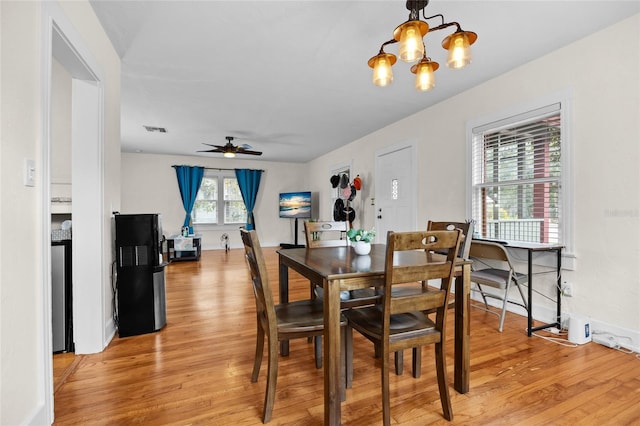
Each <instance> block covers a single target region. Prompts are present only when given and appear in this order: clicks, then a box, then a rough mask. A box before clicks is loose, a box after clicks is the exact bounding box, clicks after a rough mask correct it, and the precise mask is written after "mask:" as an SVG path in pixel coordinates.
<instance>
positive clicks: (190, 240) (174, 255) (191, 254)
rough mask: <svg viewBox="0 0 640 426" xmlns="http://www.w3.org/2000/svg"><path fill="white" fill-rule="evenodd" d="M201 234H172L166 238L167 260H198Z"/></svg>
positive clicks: (200, 250)
mask: <svg viewBox="0 0 640 426" xmlns="http://www.w3.org/2000/svg"><path fill="white" fill-rule="evenodd" d="M201 238H202V235H201V234H194V235H189V236H188V237H183V236H181V235H177V234H176V235H172V236H170V237H169V238H167V257H168V258H167V260H168V261H169V262H175V261H178V260H199V259H200V254H201V252H202V246H201Z"/></svg>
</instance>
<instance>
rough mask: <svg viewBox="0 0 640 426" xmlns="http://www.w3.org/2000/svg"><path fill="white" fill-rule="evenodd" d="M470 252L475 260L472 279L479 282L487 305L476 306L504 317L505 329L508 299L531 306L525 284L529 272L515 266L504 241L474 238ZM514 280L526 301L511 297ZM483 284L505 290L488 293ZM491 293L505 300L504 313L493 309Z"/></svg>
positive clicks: (525, 306)
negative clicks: (518, 270)
mask: <svg viewBox="0 0 640 426" xmlns="http://www.w3.org/2000/svg"><path fill="white" fill-rule="evenodd" d="M469 256H470V258H471V259H472V260H473V266H472V270H471V282H472V283H475V284H476V286H477V287H478V289H477V291H479V292H480V294H481V295H482V299H483V300H484V307H482V306H477V305H472V306H474V307H475V308H478V309H482V310H484V311H487V312H489V313H492V314H494V315H497V316H498V317H499V318H500V325H499V327H498V331H500V332H502V328H503V326H504V317H505V313H506V311H507V303H512V304H515V305H518V306H522V307H523V308H525V309H527V301H526V299H525V297H524V293H523V291H522V288H521V285H524V284H525V283H527V280H528V277H527V275H526V274H521V273H519V272H516V270H515V269H514V268H513V263H512V262H511V259H510V257H509V253H508V252H507V250H506V249H505V248H504V246H503V245H502V244H498V243H494V242H490V241H478V240H473V241H472V242H471V247H470V250H469ZM511 283H513V284H515V286H516V287H517V289H518V292H519V293H520V298H521V299H522V303H520V302H516V301H515V300H512V299H509V289H510V288H511ZM483 285H486V286H489V287H493V288H496V289H498V290H500V291H501V293H502V294H500V295H496V294H493V293H488V292H486V291H484V290H483V288H482V286H483ZM472 290H473V289H472ZM488 297H489V298H493V299H498V300H500V301H502V309H501V312H500V313H497V312H495V311H492V310H491V309H489V304H488V303H487V298H488Z"/></svg>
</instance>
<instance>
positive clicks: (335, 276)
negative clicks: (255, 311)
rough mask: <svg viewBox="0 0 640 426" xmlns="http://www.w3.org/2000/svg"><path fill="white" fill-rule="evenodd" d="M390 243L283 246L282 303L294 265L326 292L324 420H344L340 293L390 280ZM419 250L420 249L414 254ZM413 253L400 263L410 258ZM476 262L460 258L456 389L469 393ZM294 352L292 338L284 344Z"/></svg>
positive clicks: (285, 350)
mask: <svg viewBox="0 0 640 426" xmlns="http://www.w3.org/2000/svg"><path fill="white" fill-rule="evenodd" d="M385 252H386V246H385V245H384V244H372V246H371V252H370V253H369V255H365V256H360V255H357V254H356V253H355V251H354V250H353V248H352V247H350V246H344V247H323V248H313V249H309V248H291V249H281V250H278V258H279V273H280V279H279V296H280V303H287V302H288V301H289V269H292V270H294V271H296V272H298V273H300V274H301V275H302V276H304V277H306V278H308V279H309V280H310V281H311V282H312V283H313V284H315V285H318V286H321V287H323V289H324V290H323V291H324V299H323V300H324V324H325V327H324V356H323V358H324V424H325V425H339V424H340V415H341V413H340V408H341V407H340V403H341V398H340V380H341V369H340V314H341V312H340V292H341V291H344V290H356V289H361V288H367V287H380V286H382V285H383V283H384V266H385V254H386V253H385ZM414 253H416V254H417V253H418V252H414ZM410 256H411V255H410V254H409V253H408V252H407V257H405V259H404V260H400V262H402V263H405V261H406V262H410ZM471 263H472V262H471V261H468V260H463V259H458V260H457V262H456V281H455V302H454V303H455V321H454V322H455V338H454V385H453V386H454V389H455V390H456V391H458V392H459V393H467V392H468V391H469V337H470V330H469V327H470V318H469V309H470V295H469V293H470V286H471V282H470V275H471ZM280 354H281V355H283V356H286V355H288V354H289V342H287V341H283V342H281V344H280Z"/></svg>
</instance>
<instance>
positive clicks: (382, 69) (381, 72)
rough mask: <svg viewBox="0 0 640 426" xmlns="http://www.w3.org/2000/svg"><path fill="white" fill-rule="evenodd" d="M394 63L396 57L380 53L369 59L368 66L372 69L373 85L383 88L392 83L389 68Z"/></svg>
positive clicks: (391, 74)
mask: <svg viewBox="0 0 640 426" xmlns="http://www.w3.org/2000/svg"><path fill="white" fill-rule="evenodd" d="M395 63H396V55H394V54H392V53H385V52H381V53H379V54H378V55H376V56H374V57H373V58H371V59H369V66H370V67H371V68H373V84H375V85H376V86H378V87H385V86H388V85H390V84H391V82H392V81H393V71H392V70H391V66H392V65H393V64H395Z"/></svg>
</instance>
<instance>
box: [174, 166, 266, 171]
mask: <svg viewBox="0 0 640 426" xmlns="http://www.w3.org/2000/svg"><path fill="white" fill-rule="evenodd" d="M171 167H178V166H177V165H175V164H174V165H173V166H171ZM192 167H202V168H203V169H205V170H221V171H230V172H232V171H235V170H236V169H237V168H239V167H237V168H235V169H225V168H222V167H204V166H192ZM249 170H260V171H261V172H264V171H265V170H263V169H249Z"/></svg>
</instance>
